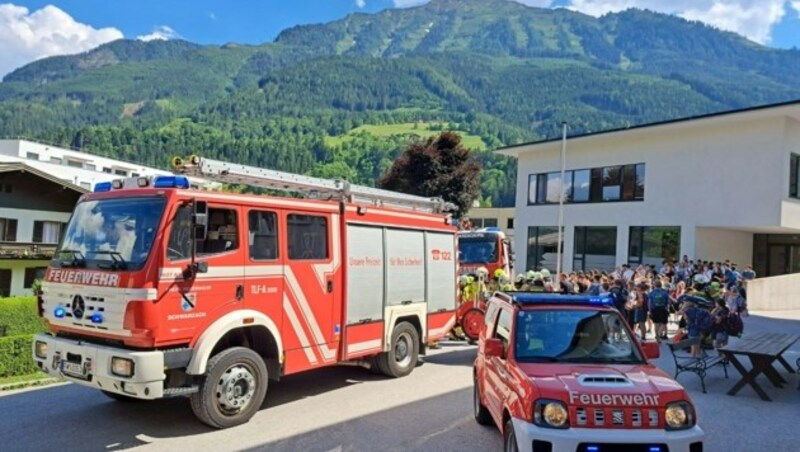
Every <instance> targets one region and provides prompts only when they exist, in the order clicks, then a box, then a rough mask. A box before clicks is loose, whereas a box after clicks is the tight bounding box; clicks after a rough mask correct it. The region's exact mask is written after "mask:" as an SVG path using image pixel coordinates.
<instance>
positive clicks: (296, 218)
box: [287, 214, 330, 260]
mask: <svg viewBox="0 0 800 452" xmlns="http://www.w3.org/2000/svg"><path fill="white" fill-rule="evenodd" d="M287 229H288V232H289V259H295V260H321V259H327V258H328V256H329V255H330V254H329V252H328V219H327V218H325V217H319V216H315V215H295V214H292V215H289V217H288V219H287Z"/></svg>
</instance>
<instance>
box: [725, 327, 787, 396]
mask: <svg viewBox="0 0 800 452" xmlns="http://www.w3.org/2000/svg"><path fill="white" fill-rule="evenodd" d="M798 340H800V334H785V333H769V332H763V333H756V334H752V335H746V336H744V337H742V338H741V339H739V340H737V341H735V342H733V343H731V344H728V345H726V346H725V347H722V348H720V349H719V351H720V352H721V353H722V354H723V355H724V356H725V358H726V359H727V360H728V361H730V363H731V364H733V367H735V368H736V370H738V371H739V373H740V374H741V375H742V379H741V380H739V381H738V382H737V383H736V384H735V385H734V386H733V387H732V388H731V390H730V391H728V395H736V393H737V392H739V390H741V389H742V388H743V387H744V386H745V385H747V384H749V385H750V386H751V387H752V388H753V389H754V390H755V391H756V393H757V394H758V396H759V397H761V400H766V401H768V402H769V401H772V399H770V398H769V396H768V395H767V393H766V392H764V390H763V389H762V388H761V386H759V385H758V382H757V381H756V377H758V376H759V375H761V374H764V375H765V376H766V377H767V379H768V380H769V381H770V382H771V383H772V384H773V385H774V386H775V387H776V388H782V387H783V385H784V384H785V383H787V381H786V380H785V379H784V378H783V377H781V375H780V374H779V373H778V371H777V370H775V368H774V367H772V363H774V362H775V361H778V362H779V363H781V365H782V366H783V367H784V368H785V369H786V370H787V371H789V373H794V369H792V367H791V366H790V365H789V363H788V362H786V360H785V359H784V358H783V356H782V355H783V353H784V352H785V351H786V350H787V349H788V348H789V347H791V346H792V344H794V343H795V342H797V341H798ZM736 355H744V356H747V358H748V359H749V360H750V364H752V366H753V368H752V369H751V370H749V371H748V370H747V369H745V368H744V366H743V365H742V363H741V362H740V361H739V360H738V359H737V357H736Z"/></svg>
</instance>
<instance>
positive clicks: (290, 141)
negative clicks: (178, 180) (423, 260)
mask: <svg viewBox="0 0 800 452" xmlns="http://www.w3.org/2000/svg"><path fill="white" fill-rule="evenodd" d="M795 99H800V51H797V50H778V49H771V48H767V47H763V46H760V45H758V44H755V43H753V42H751V41H747V40H746V39H744V38H743V37H741V36H738V35H735V34H732V33H728V32H721V31H719V30H716V29H713V28H710V27H708V26H705V25H703V24H700V23H697V22H689V21H686V20H683V19H679V18H676V17H673V16H667V15H662V14H656V13H651V12H646V11H637V10H629V11H625V12H621V13H617V14H609V15H606V16H603V17H601V18H599V19H598V18H593V17H590V16H585V15H582V14H578V13H575V12H572V11H568V10H564V9H556V10H550V9H539V8H530V7H526V6H524V5H521V4H519V3H516V2H511V1H507V0H459V1H455V0H433V1H432V2H430V3H428V4H426V5H424V6H420V7H416V8H408V9H393V10H386V11H383V12H380V13H377V14H353V15H350V16H347V17H346V18H344V19H342V20H338V21H334V22H331V23H327V24H320V25H308V26H298V27H293V28H291V29H288V30H285V31H284V32H283V33H281V34H280V35H279V36H278V38H277V39H276V40H275V41H274V42H270V43H265V44H262V45H238V44H227V45H223V46H200V45H196V44H192V43H189V42H185V41H179V40H174V41H151V42H141V41H130V40H121V41H115V42H112V43H109V44H105V45H103V46H100V47H98V48H96V49H94V50H91V51H89V52H86V53H83V54H80V55H72V56H60V57H51V58H46V59H43V60H40V61H37V62H34V63H31V64H29V65H27V66H24V67H22V68H19V69H18V70H16V71H14V72H12V73H10V74H8V75H7V76H6V77H5V78H4V79H3V82H2V83H0V136H3V137H28V138H31V139H36V140H40V141H46V142H49V143H54V144H58V145H62V146H68V147H72V148H76V149H80V150H83V151H87V152H92V153H96V154H101V155H107V156H112V157H115V158H120V159H123V160H129V161H135V162H139V163H142V164H146V165H152V166H157V167H164V168H166V167H167V166H168V162H169V157H170V156H172V155H187V154H199V155H202V156H206V157H211V158H220V159H225V160H232V161H237V162H241V163H246V164H253V165H259V166H264V167H268V168H274V169H279V170H284V171H292V172H299V173H305V174H312V175H316V176H323V177H346V178H347V179H348V180H351V181H354V182H356V183H360V184H369V185H373V184H374V183H375V181H376V180H377V178H378V177H379V176H380V175H381V174H383V173H384V172H385V171H386V170H387V169H388V168H389V167H390V166H391V164H392V162H393V160H394V159H395V158H396V157H397V156H398V155H399V154H400V153H401V152H402V151H403V150H404V149H405V148H406V147H407V146H408V145H409V143H411V142H413V141H414V140H419V139H425V138H427V137H429V136H431V135H433V134H436V133H438V132H439V131H442V130H452V131H455V132H457V133H459V134H460V135H461V136H462V137H463V142H464V144H465V145H466V146H467V147H469V148H472V149H474V151H475V153H476V155H477V157H478V159H479V161H480V162H481V165H482V167H483V171H482V172H481V192H482V195H481V199H482V203H483V204H484V205H493V206H511V205H513V204H514V197H515V183H516V182H515V177H516V162H515V161H514V160H513V159H508V158H504V157H501V156H498V155H495V154H494V153H493V152H492V150H493V149H496V148H498V147H501V146H504V145H510V144H516V143H521V142H526V141H534V140H541V139H549V138H555V137H557V136H559V132H560V124H561V123H562V122H563V121H567V122H569V124H570V130H571V133H573V134H580V133H585V132H593V131H599V130H607V129H614V128H619V127H628V126H632V125H637V124H643V123H649V122H655V121H662V120H669V119H675V118H681V117H690V116H694V115H699V114H705V113H711V112H718V111H725V110H732V109H740V108H746V107H751V106H756V105H764V104H770V103H777V102H784V101H789V100H795Z"/></svg>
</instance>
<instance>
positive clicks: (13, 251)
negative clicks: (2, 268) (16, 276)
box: [0, 242, 58, 260]
mask: <svg viewBox="0 0 800 452" xmlns="http://www.w3.org/2000/svg"><path fill="white" fill-rule="evenodd" d="M57 247H58V245H56V244H54V243H53V244H50V243H25V242H0V259H39V260H41V259H52V258H53V254H55V252H56V248H57Z"/></svg>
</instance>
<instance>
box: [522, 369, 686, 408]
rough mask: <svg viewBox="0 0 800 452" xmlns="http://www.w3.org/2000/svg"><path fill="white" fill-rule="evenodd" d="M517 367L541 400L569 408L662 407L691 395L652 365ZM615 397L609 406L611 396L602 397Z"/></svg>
mask: <svg viewBox="0 0 800 452" xmlns="http://www.w3.org/2000/svg"><path fill="white" fill-rule="evenodd" d="M517 365H518V366H519V369H520V370H521V371H522V372H524V373H525V375H527V376H528V378H530V379H532V380H534V382H535V384H534V387H535V388H536V389H537V390H538V391H539V392H540V397H543V398H549V399H558V400H562V401H564V402H565V403H567V404H568V405H607V406H663V405H665V404H666V403H669V402H672V401H675V400H688V395H687V394H686V392H685V390H684V389H683V387H682V386H681V385H680V384H678V383H677V382H676V381H675V380H673V379H672V378H670V377H669V376H667V375H666V374H665V373H664V372H662V371H661V370H660V369H658V368H656V367H655V366H652V365H649V364H640V365H619V364H613V365H603V364H564V363H559V364H541V363H536V364H526V363H517ZM615 394H617V395H619V397H612V399H613V400H612V401H611V403H608V402H609V400H610V399H609V398H608V397H606V398H605V400H604V399H603V397H602V396H603V395H612V396H613V395H615ZM584 395H586V396H588V399H587V397H586V396H584ZM592 395H594V396H595V397H592ZM622 396H633V397H622ZM635 396H642V397H640V398H636V397H635ZM644 396H658V398H655V397H644ZM643 399H646V400H643ZM646 402H651V403H646ZM652 402H655V403H652Z"/></svg>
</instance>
